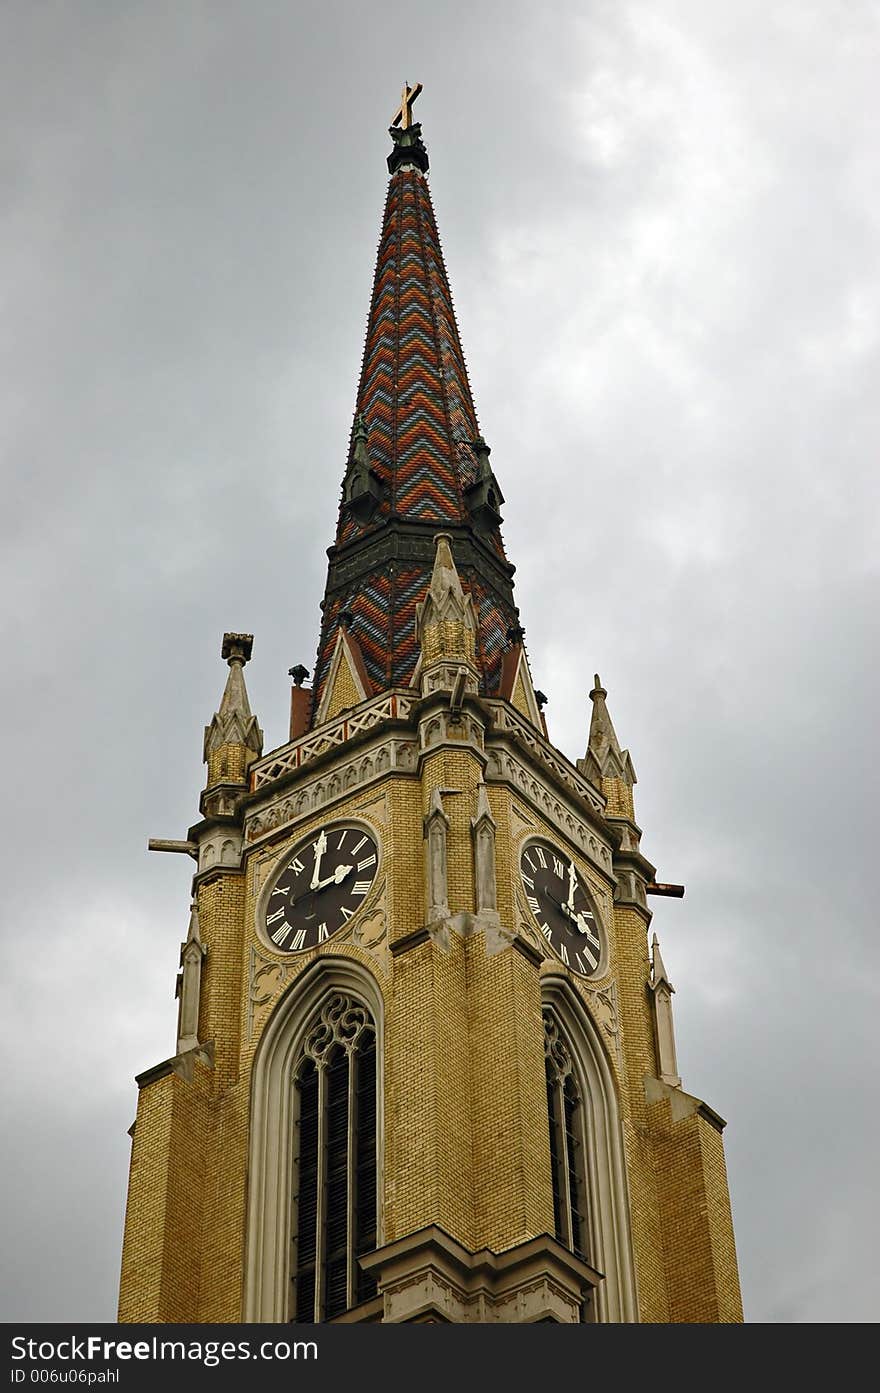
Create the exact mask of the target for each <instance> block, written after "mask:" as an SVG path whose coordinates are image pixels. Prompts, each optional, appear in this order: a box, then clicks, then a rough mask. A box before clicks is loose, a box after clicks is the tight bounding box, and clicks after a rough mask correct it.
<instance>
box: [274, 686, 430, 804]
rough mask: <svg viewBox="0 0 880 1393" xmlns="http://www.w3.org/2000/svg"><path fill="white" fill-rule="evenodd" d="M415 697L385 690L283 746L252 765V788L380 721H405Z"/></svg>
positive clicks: (292, 772) (291, 772) (294, 767)
mask: <svg viewBox="0 0 880 1393" xmlns="http://www.w3.org/2000/svg"><path fill="white" fill-rule="evenodd" d="M413 699H414V698H413V696H412V695H411V694H405V693H403V692H383V693H382V694H381V696H378V697H374V698H373V699H372V700H371V701H368V702H364V703H363V704H362V705H360V706H357V707H355V709H354V710H353V711H349V712H347V713H346V715H345V716H343V717H340V718H339V719H338V720H335V721H329V722H328V723H327V724H326V725H323V726H319V727H318V729H317V730H313V731H310V732H309V734H308V735H304V736H302V737H301V738H300V739H299V740H294V741H293V742H292V743H291V744H289V745H286V746H285V747H284V749H282V750H278V751H276V752H275V753H273V754H271V755H268V756H267V757H266V758H265V759H262V760H256V761H255V762H254V763H253V764H252V765H251V789H252V790H253V791H257V790H258V789H261V788H265V787H267V786H268V785H269V784H273V783H275V781H276V780H277V779H281V778H283V777H284V775H285V774H294V773H295V772H296V770H297V769H301V768H302V766H303V765H304V764H308V763H309V761H310V760H313V759H318V758H319V757H320V756H321V755H324V754H326V753H327V751H328V750H332V749H334V748H336V747H337V746H339V745H345V744H346V743H347V742H348V741H349V740H351V739H352V738H353V737H354V736H356V735H360V734H362V733H363V732H364V731H367V730H371V729H372V728H373V726H376V725H379V723H380V722H381V721H389V720H392V721H393V720H406V719H408V717H409V714H410V712H411V710H412V706H413Z"/></svg>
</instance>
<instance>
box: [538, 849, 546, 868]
mask: <svg viewBox="0 0 880 1393" xmlns="http://www.w3.org/2000/svg"><path fill="white" fill-rule="evenodd" d="M535 855H536V856H537V858H538V860H539V861H540V863H541V867H542V869H543V870H545V871H546V869H547V857H546V856H545V855H544V852H543V850H542V848H541V847H539V846H536V847H535Z"/></svg>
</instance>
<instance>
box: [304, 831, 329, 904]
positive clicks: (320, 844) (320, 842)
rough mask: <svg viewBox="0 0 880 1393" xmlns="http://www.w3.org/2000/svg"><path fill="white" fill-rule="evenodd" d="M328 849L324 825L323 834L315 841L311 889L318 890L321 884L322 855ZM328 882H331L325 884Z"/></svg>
mask: <svg viewBox="0 0 880 1393" xmlns="http://www.w3.org/2000/svg"><path fill="white" fill-rule="evenodd" d="M326 850H327V834H326V832H325V831H324V829H323V827H322V828H321V834H320V836H319V837H318V838H317V840H316V842H315V869H314V870H313V871H312V882H311V884H310V886H309V889H310V890H317V889H318V886H319V885H320V884H321V857H322V856H323V855H324V852H325V851H326ZM327 883H329V882H325V884H327Z"/></svg>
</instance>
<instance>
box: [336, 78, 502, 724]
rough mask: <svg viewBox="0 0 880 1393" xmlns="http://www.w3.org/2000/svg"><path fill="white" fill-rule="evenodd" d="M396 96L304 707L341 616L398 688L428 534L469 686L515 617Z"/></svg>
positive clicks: (425, 205)
mask: <svg viewBox="0 0 880 1393" xmlns="http://www.w3.org/2000/svg"><path fill="white" fill-rule="evenodd" d="M420 91H421V85H420V84H418V83H417V84H416V85H415V86H414V87H410V86H409V85H408V84H407V86H406V87H405V88H404V93H403V99H402V101H401V106H400V110H399V111H398V112H397V114H396V115H395V117H394V122H393V124H392V126H391V127H390V134H391V136H392V138H393V140H394V149H393V150H392V152H391V155H390V156H389V159H388V167H389V172H390V176H391V177H390V179H389V183H388V193H387V198H386V201H385V212H384V216H383V221H382V235H381V238H380V241H379V250H378V255H377V259H376V271H375V276H374V279H373V291H372V297H371V301H370V312H369V318H368V322H367V334H366V342H365V346H364V356H363V363H362V367H361V375H360V381H359V384H358V390H357V400H356V403H355V412H354V423H353V426H352V432H351V437H350V441H349V453H348V462H347V466H346V469H345V474H344V481H343V491H342V500H341V504H340V510H339V521H338V525H337V530H336V540H335V544H334V545H333V546H332V547H331V548H330V550H329V552H328V555H329V558H330V565H329V571H328V577H327V586H326V591H325V597H324V602H323V620H322V625H321V638H320V645H319V650H318V658H317V662H316V670H315V680H314V702H313V710H314V712H317V711H318V710H319V709H320V706H321V698H322V694H323V689H324V687H325V685H326V683H327V680H328V676H329V672H330V667H331V664H332V661H333V657H334V653H335V650H336V647H337V635H338V632H339V625H340V617H341V616H342V615H347V616H349V620H348V624H349V634H350V636H351V637H352V638H354V639H355V640H356V641H357V644H358V645H359V651H360V652H361V654H362V655H363V661H364V666H365V669H366V672H367V675H368V677H369V680H370V683H371V686H372V688H373V690H374V691H381V690H382V689H384V688H387V687H391V686H405V685H408V684H409V683H410V682H411V680H412V677H413V672H414V670H415V666H416V661H417V658H418V644H417V639H416V623H415V619H416V605H417V604H418V603H419V602H420V601H421V600H423V599H424V597H425V593H426V591H427V588H428V585H429V584H430V579H431V573H432V569H433V565H434V537H435V535H436V533H437V532H438V531H442V532H446V533H448V534H449V535H450V537H451V539H452V544H453V547H454V552H455V558H456V562H457V565H458V570H459V574H460V576H461V580H462V584H463V586H464V588H465V590H466V591H467V592H468V593H469V594H470V597H471V600H472V602H473V606H474V610H475V613H476V616H477V629H476V635H475V639H476V663H477V668H478V670H479V674H480V685H481V690H482V691H483V692H484V693H485V694H487V695H494V694H495V693H496V692H497V690H498V683H499V678H500V673H501V661H502V656H503V651H504V647H505V642H506V634H507V632H508V630H509V629H510V628H511V626H515V625H516V623H517V622H518V613H517V609H516V605H515V603H514V599H513V586H512V579H513V571H514V568H513V566H512V565H511V564H510V563H509V562H508V561H507V559H506V557H505V554H504V546H503V543H502V540H501V533H500V530H499V525H500V522H501V514H500V511H499V508H500V504H501V503H502V502H503V496H502V493H501V490H500V488H499V486H498V483H497V480H496V479H495V476H494V474H493V472H492V468H491V465H490V463H489V447H488V446H487V445H486V442H485V440H483V438H482V436H481V434H480V429H479V424H478V421H477V413H476V410H475V408H474V402H473V398H472V396H471V389H470V384H469V382H468V376H467V369H466V367H465V360H464V354H463V352H462V347H461V341H460V339H459V333H458V325H457V324H456V320H455V311H454V309H453V305H452V296H451V293H450V290H449V282H448V279H447V275H446V267H445V265H444V262H443V253H442V250H441V247H440V239H439V236H438V234H437V226H436V222H435V219H434V210H433V207H432V205H431V196H430V193H429V191H428V182H427V178H426V175H427V170H428V154H427V151H426V149H425V146H424V144H423V142H422V137H421V125H420V124H419V123H418V122H416V121H413V119H412V103H413V102H414V101H415V99H416V97H417V96H418V94H419V92H420Z"/></svg>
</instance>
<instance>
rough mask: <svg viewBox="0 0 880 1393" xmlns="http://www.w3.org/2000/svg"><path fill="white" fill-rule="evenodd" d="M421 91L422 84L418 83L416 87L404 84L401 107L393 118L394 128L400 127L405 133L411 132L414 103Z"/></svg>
mask: <svg viewBox="0 0 880 1393" xmlns="http://www.w3.org/2000/svg"><path fill="white" fill-rule="evenodd" d="M421 90H422V84H421V83H420V82H417V83H416V85H415V87H410V85H409V83H408V82H405V83H404V84H403V92H402V94H401V97H400V106H399V107H398V108H397V111H396V113H395V115H394V116H393V118H392V121H391V125H392V126H400V128H401V129H402V130H404V131H407V130H409V128H410V126H411V125H412V124H413V119H412V109H413V103H414V102H415V100H416V97H417V96H418V95H419V93H420V92H421Z"/></svg>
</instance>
